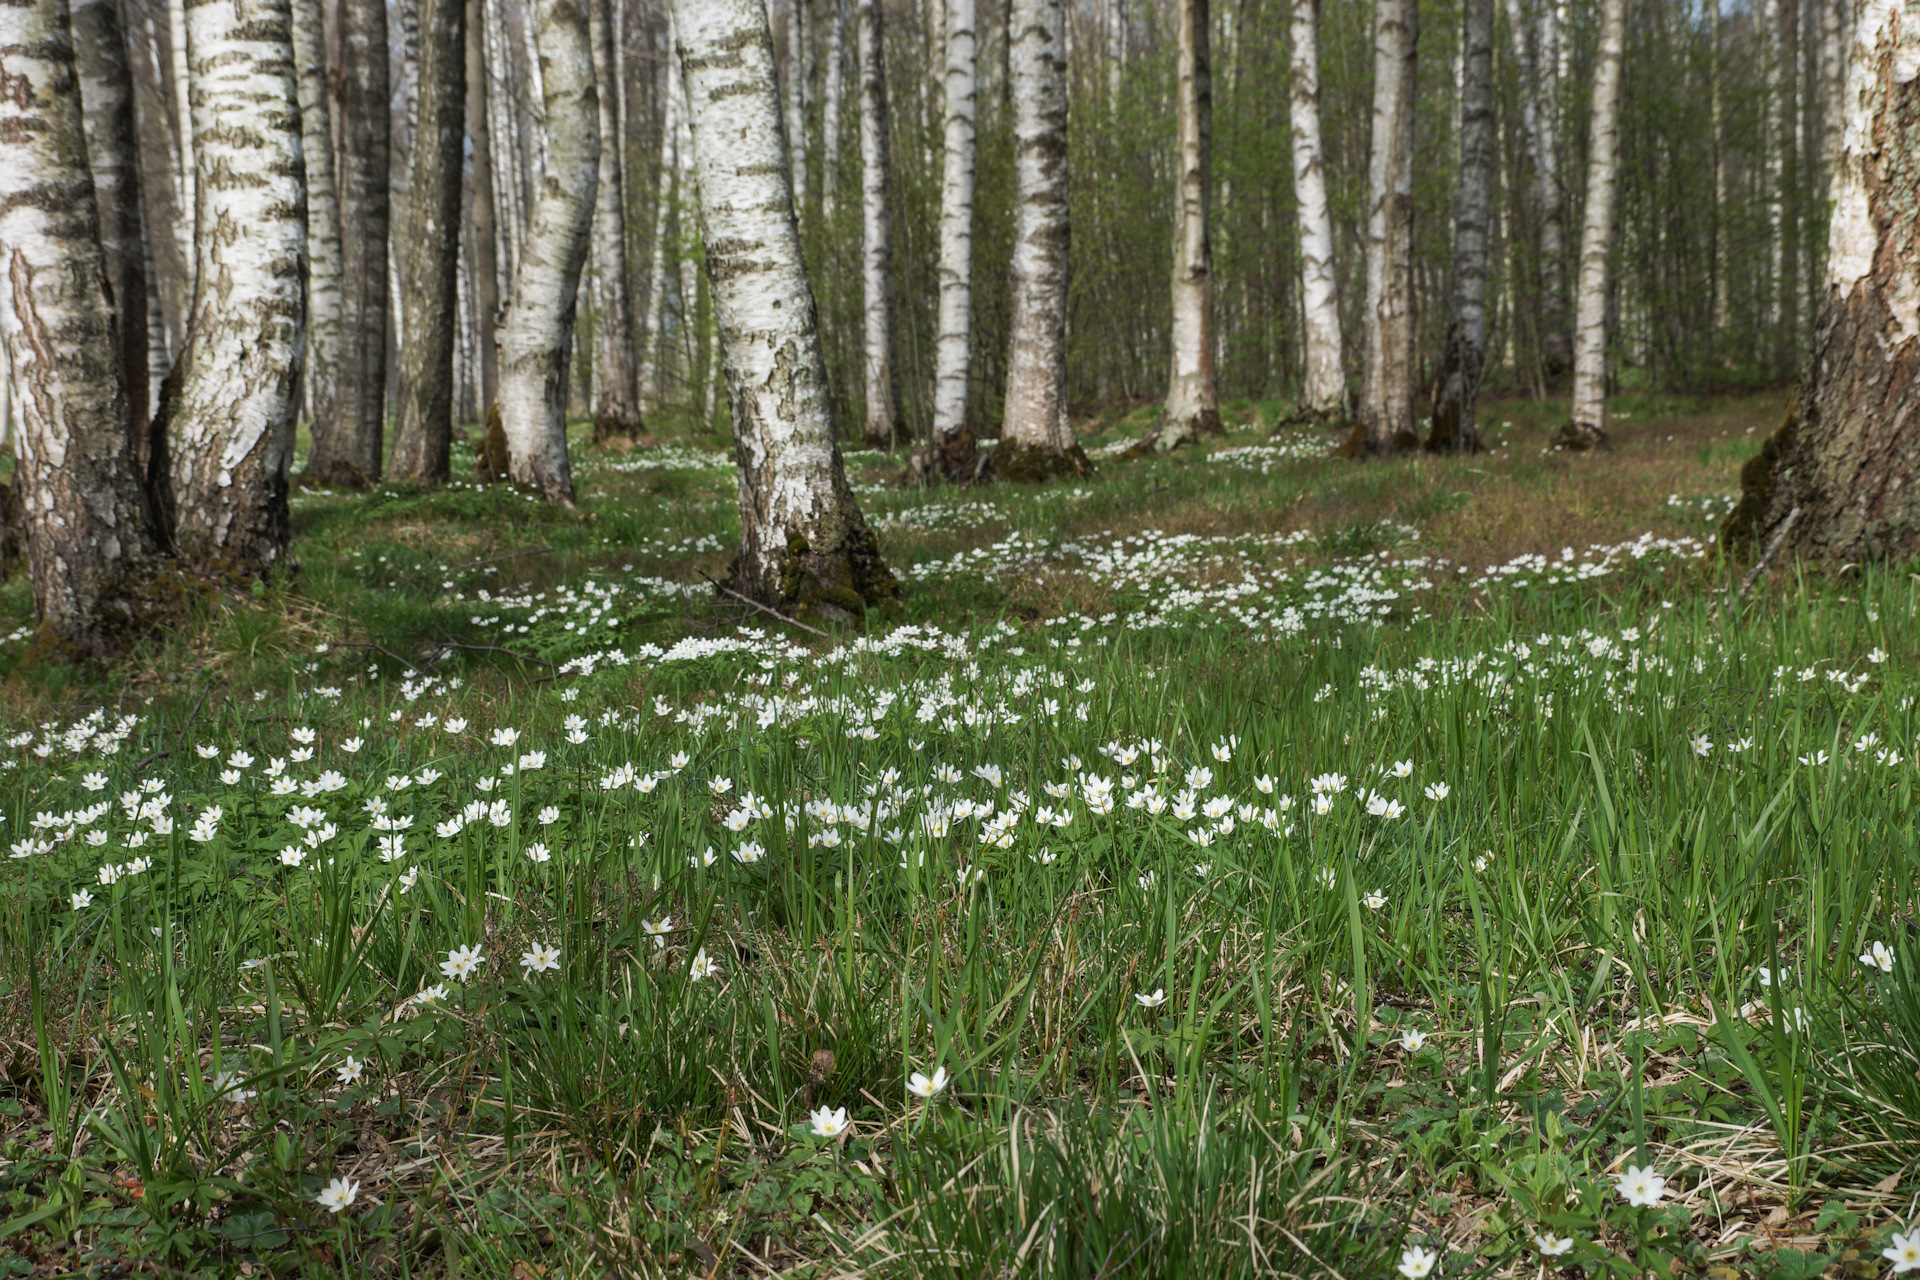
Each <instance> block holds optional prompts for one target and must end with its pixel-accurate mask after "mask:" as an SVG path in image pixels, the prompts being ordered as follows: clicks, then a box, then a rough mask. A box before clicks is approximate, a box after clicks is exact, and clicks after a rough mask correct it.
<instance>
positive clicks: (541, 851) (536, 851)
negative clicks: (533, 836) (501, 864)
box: [527, 840, 553, 862]
mask: <svg viewBox="0 0 1920 1280" xmlns="http://www.w3.org/2000/svg"><path fill="white" fill-rule="evenodd" d="M552 860H553V853H552V852H551V851H550V850H549V849H548V848H547V846H546V845H544V844H542V843H541V842H540V841H538V840H536V841H534V842H533V843H532V844H530V845H528V846H527V861H529V862H550V861H552Z"/></svg>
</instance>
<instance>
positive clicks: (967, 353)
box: [919, 0, 980, 479]
mask: <svg viewBox="0 0 1920 1280" xmlns="http://www.w3.org/2000/svg"><path fill="white" fill-rule="evenodd" d="M975 21H976V4H975V0H947V84H946V93H945V99H946V134H945V147H944V154H943V155H942V157H941V181H940V314H939V320H938V334H939V336H938V340H937V344H936V346H935V349H934V373H933V454H932V455H930V456H929V458H928V459H926V460H924V461H923V462H922V464H921V466H920V468H919V469H920V470H921V471H922V472H923V473H924V472H927V471H930V470H931V471H937V472H938V473H939V474H941V475H942V476H944V477H946V478H948V479H971V478H973V477H974V475H976V474H977V473H978V471H979V469H980V452H979V449H978V448H977V447H976V444H975V441H974V434H973V427H972V424H971V423H969V422H968V421H967V400H968V394H967V393H968V391H969V389H970V383H969V378H970V375H971V372H972V366H973V187H974V168H973V161H974V136H975V126H976V121H977V120H978V103H977V101H976V96H977V94H978V92H979V74H978V70H979V68H978V48H979V43H978V40H977V38H976V34H975V30H974V24H975Z"/></svg>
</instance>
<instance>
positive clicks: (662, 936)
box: [640, 916, 673, 949]
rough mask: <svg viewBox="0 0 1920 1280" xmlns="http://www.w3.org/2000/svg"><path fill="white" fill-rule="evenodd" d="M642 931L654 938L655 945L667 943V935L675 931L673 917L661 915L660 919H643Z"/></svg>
mask: <svg viewBox="0 0 1920 1280" xmlns="http://www.w3.org/2000/svg"><path fill="white" fill-rule="evenodd" d="M640 931H641V932H642V933H644V934H646V935H647V936H648V937H649V938H652V939H653V945H654V947H655V948H656V949H657V948H660V947H664V946H666V945H667V935H668V934H669V933H672V932H673V917H672V916H661V917H660V918H659V919H658V920H642V921H641V922H640Z"/></svg>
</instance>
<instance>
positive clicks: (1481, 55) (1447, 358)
mask: <svg viewBox="0 0 1920 1280" xmlns="http://www.w3.org/2000/svg"><path fill="white" fill-rule="evenodd" d="M1461 30H1462V36H1463V41H1464V43H1463V45H1462V57H1461V67H1460V174H1459V178H1458V180H1457V183H1456V185H1455V187H1454V196H1453V316H1452V318H1451V319H1450V320H1448V322H1447V340H1446V346H1445V348H1444V350H1443V353H1442V355H1441V357H1440V378H1439V386H1438V389H1437V391H1436V393H1435V395H1434V398H1433V429H1432V430H1431V431H1430V432H1428V434H1427V448H1429V449H1431V450H1433V451H1434V452H1435V453H1472V452H1474V451H1475V450H1476V449H1478V448H1479V447H1480V436H1479V432H1478V430H1477V429H1476V428H1475V425H1474V402H1475V401H1476V399H1477V398H1478V397H1479V394H1480V375H1481V374H1482V373H1483V372H1484V371H1485V369H1486V364H1487V233H1488V230H1489V228H1490V226H1491V224H1492V220H1493V210H1492V201H1493V0H1465V5H1464V12H1463V13H1462V23H1461Z"/></svg>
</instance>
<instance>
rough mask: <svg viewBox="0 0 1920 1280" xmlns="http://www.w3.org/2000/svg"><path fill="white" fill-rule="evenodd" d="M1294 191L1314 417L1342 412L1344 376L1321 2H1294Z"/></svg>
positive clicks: (1307, 401)
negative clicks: (1325, 128)
mask: <svg viewBox="0 0 1920 1280" xmlns="http://www.w3.org/2000/svg"><path fill="white" fill-rule="evenodd" d="M1291 109H1292V123H1293V190H1294V198H1295V199H1296V200H1297V201H1298V202H1299V205H1300V300H1301V310H1302V312H1303V313H1304V315H1303V319H1304V320H1305V322H1306V324H1305V327H1306V348H1307V370H1306V372H1307V379H1306V393H1305V395H1304V396H1303V397H1302V405H1301V407H1302V408H1304V409H1305V410H1306V411H1307V413H1308V414H1310V415H1312V416H1313V417H1316V418H1338V417H1342V416H1344V415H1345V412H1346V402H1347V375H1346V372H1345V368H1344V365H1343V363H1342V353H1341V345H1340V298H1339V285H1338V279H1337V277H1336V276H1335V275H1334V269H1333V219H1332V216H1331V214H1330V213H1329V212H1328V208H1327V175H1326V169H1325V165H1324V162H1323V160H1322V154H1323V153H1322V150H1321V146H1320V5H1319V0H1293V89H1292V101H1291Z"/></svg>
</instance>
